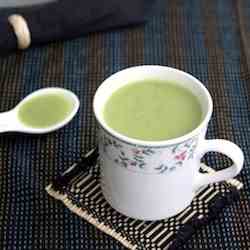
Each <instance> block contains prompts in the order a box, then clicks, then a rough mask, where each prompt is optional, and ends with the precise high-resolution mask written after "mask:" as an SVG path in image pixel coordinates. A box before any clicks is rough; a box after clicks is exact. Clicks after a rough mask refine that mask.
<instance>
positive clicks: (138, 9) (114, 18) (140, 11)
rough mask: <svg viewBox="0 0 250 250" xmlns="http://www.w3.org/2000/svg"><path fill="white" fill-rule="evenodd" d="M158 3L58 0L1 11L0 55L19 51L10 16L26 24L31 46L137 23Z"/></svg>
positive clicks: (154, 8) (146, 1)
mask: <svg viewBox="0 0 250 250" xmlns="http://www.w3.org/2000/svg"><path fill="white" fill-rule="evenodd" d="M160 2H162V1H161V0H126V1H124V0H107V1H99V0H74V1H71V0H58V1H56V2H52V3H47V4H43V5H39V6H34V7H25V8H24V7H23V8H9V9H6V8H5V9H0V37H1V39H0V53H1V54H3V53H6V52H8V51H10V50H13V49H16V48H18V37H17V35H16V33H15V32H14V27H13V24H11V23H10V22H9V20H8V18H9V16H11V15H12V14H17V15H20V16H21V17H22V18H23V20H24V21H25V22H26V24H27V27H28V31H29V33H30V38H31V44H41V43H47V42H51V41H56V40H64V39H72V38H76V37H79V36H82V35H84V34H87V33H89V32H94V31H103V30H106V29H109V28H114V27H121V26H127V25H130V24H139V23H143V22H144V21H146V20H147V18H148V17H149V16H150V14H151V13H152V12H153V11H155V10H156V9H157V7H159V6H160Z"/></svg>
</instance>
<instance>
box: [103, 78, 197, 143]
mask: <svg viewBox="0 0 250 250" xmlns="http://www.w3.org/2000/svg"><path fill="white" fill-rule="evenodd" d="M103 112H104V120H105V122H106V123H107V125H108V126H110V127H111V128H113V129H114V130H115V131H117V132H119V133H121V134H123V135H125V136H128V137H130V138H135V139H140V140H144V141H162V140H168V139H172V138H176V137H179V136H182V135H185V134H187V133H188V132H190V131H192V130H193V129H195V128H196V127H197V126H198V125H199V124H200V122H201V119H202V110H201V106H200V104H199V101H198V99H197V97H196V96H194V95H193V94H192V93H191V92H190V91H189V90H187V89H186V88H184V87H181V86H179V85H178V84H175V82H170V81H163V80H158V79H147V80H141V81H135V82H131V83H129V84H127V85H125V86H123V87H121V88H119V89H118V90H116V91H115V92H114V93H113V94H112V95H111V96H110V97H109V99H108V100H107V102H106V104H105V106H104V111H103Z"/></svg>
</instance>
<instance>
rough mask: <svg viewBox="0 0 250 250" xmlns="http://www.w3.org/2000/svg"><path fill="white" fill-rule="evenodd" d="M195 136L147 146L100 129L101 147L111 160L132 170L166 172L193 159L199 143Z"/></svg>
mask: <svg viewBox="0 0 250 250" xmlns="http://www.w3.org/2000/svg"><path fill="white" fill-rule="evenodd" d="M197 140H198V139H197V138H196V137H194V138H192V139H189V140H187V141H185V142H182V143H179V144H174V145H168V146H163V147H145V146H139V145H132V144H128V143H126V142H123V141H120V140H118V139H117V138H115V137H113V136H111V135H109V134H107V133H106V132H105V131H104V130H102V129H100V138H99V147H100V150H102V151H103V153H104V155H106V156H107V157H108V158H109V160H111V161H113V162H115V163H116V164H117V165H119V166H121V167H124V168H126V169H128V170H131V171H139V172H141V171H142V172H147V173H158V174H165V173H168V172H172V171H174V170H176V169H177V168H180V167H182V166H183V163H184V162H185V161H186V160H189V159H192V158H193V155H194V150H195V148H196V145H197Z"/></svg>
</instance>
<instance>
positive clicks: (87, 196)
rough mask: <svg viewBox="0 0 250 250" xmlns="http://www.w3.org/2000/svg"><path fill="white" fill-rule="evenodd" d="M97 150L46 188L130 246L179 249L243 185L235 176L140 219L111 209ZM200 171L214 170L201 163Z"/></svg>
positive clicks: (226, 203) (82, 215) (80, 214)
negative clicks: (177, 207) (176, 208)
mask: <svg viewBox="0 0 250 250" xmlns="http://www.w3.org/2000/svg"><path fill="white" fill-rule="evenodd" d="M97 158H98V155H97V153H96V150H94V151H93V152H90V153H89V154H87V156H86V157H85V158H83V159H82V160H81V161H80V162H79V163H76V164H74V165H72V166H71V167H70V168H69V169H68V170H66V172H64V174H62V175H60V176H59V177H58V178H56V179H55V180H54V182H52V183H51V184H50V185H49V186H47V188H46V190H47V192H48V193H49V194H50V195H51V196H52V197H54V198H55V199H58V200H61V201H62V202H63V203H64V205H65V206H66V207H68V208H69V209H70V210H71V211H72V212H73V213H76V214H77V215H79V216H80V217H82V218H84V219H85V220H86V221H88V222H89V223H91V224H92V225H94V226H96V227H97V228H98V229H100V230H101V231H103V232H105V233H106V234H108V235H110V236H112V237H113V238H114V239H116V240H118V241H120V242H121V243H122V244H123V245H124V246H125V247H127V248H129V249H145V250H146V249H148V250H152V249H154V250H162V249H166V250H167V249H168V250H170V249H171V250H174V249H179V248H180V247H181V246H182V245H183V244H184V243H185V241H186V240H188V238H190V237H191V235H192V234H193V233H194V232H195V230H197V229H199V228H201V227H202V226H204V225H206V224H207V223H209V221H211V220H212V219H214V218H215V217H216V216H217V215H218V213H219V212H220V211H221V210H222V209H223V208H224V207H225V206H227V205H229V204H231V203H232V202H233V201H234V200H236V199H237V198H238V197H239V194H238V190H240V189H241V188H242V187H243V185H242V183H241V182H239V181H237V180H236V179H231V180H229V181H226V182H222V183H216V184H212V185H209V186H207V187H203V188H201V189H200V190H199V191H198V192H197V193H196V196H195V198H194V200H193V202H192V204H191V205H190V206H189V207H187V208H186V209H185V210H184V211H182V212H181V213H179V214H178V215H176V216H174V217H170V218H168V219H165V220H159V221H141V220H136V219H132V218H129V217H126V216H124V215H122V214H120V213H119V212H117V211H116V210H114V209H113V208H112V207H111V206H110V205H109V204H108V202H107V201H106V200H105V198H104V196H103V194H102V191H101V187H100V171H99V163H98V160H97ZM201 170H202V171H203V172H214V170H212V169H211V168H209V167H207V166H206V165H204V164H202V165H201Z"/></svg>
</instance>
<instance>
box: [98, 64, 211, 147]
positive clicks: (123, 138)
mask: <svg viewBox="0 0 250 250" xmlns="http://www.w3.org/2000/svg"><path fill="white" fill-rule="evenodd" d="M148 67H150V68H162V69H164V70H170V71H173V72H175V73H177V74H181V75H183V76H184V77H186V78H189V79H191V80H192V81H194V82H195V83H196V84H197V86H198V87H199V88H200V89H201V90H202V92H203V93H204V94H205V96H206V98H207V101H208V107H207V112H206V114H205V116H204V117H203V119H202V121H201V122H200V123H199V125H198V126H197V127H196V128H194V129H193V130H191V131H190V132H188V133H186V134H184V135H182V136H179V137H175V138H172V139H168V140H161V141H146V140H140V139H135V138H131V137H128V136H126V135H123V134H121V133H119V132H117V131H115V130H114V129H113V128H111V127H110V126H108V125H107V124H106V123H105V122H104V121H102V120H101V119H100V115H99V114H100V111H99V110H97V108H96V103H97V102H98V98H97V94H98V93H99V92H100V91H101V88H102V87H103V85H104V84H107V82H108V81H109V80H110V78H111V77H113V76H114V75H116V74H118V73H121V72H124V71H130V70H135V69H137V68H148ZM93 110H94V114H95V118H96V120H97V121H98V123H99V124H100V125H101V127H102V128H103V129H104V130H106V131H107V132H108V133H109V134H110V135H112V136H114V137H116V138H118V139H119V140H121V141H123V142H125V143H129V144H134V145H140V146H149V147H154V146H155V147H159V146H168V145H173V144H178V143H181V142H183V141H186V140H188V139H190V138H192V137H194V136H197V135H198V134H199V133H200V131H201V130H202V129H203V128H204V127H206V125H207V124H208V122H209V120H210V118H211V116H212V111H213V101H212V97H211V95H210V93H209V91H208V89H207V88H206V87H205V86H204V85H203V84H202V83H201V81H200V80H198V79H197V78H196V77H194V76H192V75H191V74H189V73H187V72H185V71H182V70H179V69H176V68H173V67H169V66H163V65H139V66H132V67H127V68H125V69H122V70H120V71H117V72H115V73H114V74H112V75H110V76H109V77H108V78H106V79H105V80H104V81H103V82H102V83H101V85H100V86H99V87H98V88H97V90H96V92H95V95H94V99H93Z"/></svg>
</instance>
